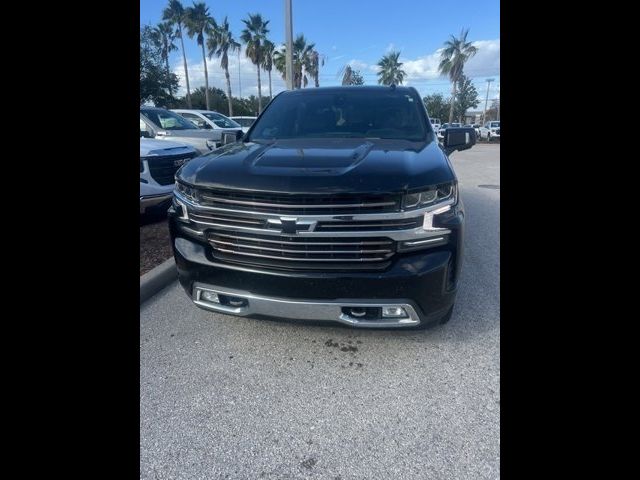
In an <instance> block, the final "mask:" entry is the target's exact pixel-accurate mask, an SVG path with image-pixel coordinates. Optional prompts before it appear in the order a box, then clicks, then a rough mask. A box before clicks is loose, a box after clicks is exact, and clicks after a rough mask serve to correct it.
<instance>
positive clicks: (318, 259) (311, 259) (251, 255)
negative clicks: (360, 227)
mask: <svg viewBox="0 0 640 480" xmlns="http://www.w3.org/2000/svg"><path fill="white" fill-rule="evenodd" d="M216 250H219V251H221V252H225V253H232V254H234V255H245V256H250V257H259V258H272V259H275V260H290V261H294V262H343V263H344V262H379V261H380V260H384V258H364V257H360V258H304V257H285V256H280V255H263V254H259V253H249V252H239V251H237V250H228V249H224V248H217V249H216Z"/></svg>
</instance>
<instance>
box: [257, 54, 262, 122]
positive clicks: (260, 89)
mask: <svg viewBox="0 0 640 480" xmlns="http://www.w3.org/2000/svg"><path fill="white" fill-rule="evenodd" d="M256 67H257V69H258V115H260V114H261V113H262V85H261V84H260V62H258V63H257V65H256Z"/></svg>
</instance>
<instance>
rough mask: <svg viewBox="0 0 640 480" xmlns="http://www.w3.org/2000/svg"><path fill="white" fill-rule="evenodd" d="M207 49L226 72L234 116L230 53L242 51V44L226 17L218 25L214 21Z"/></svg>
mask: <svg viewBox="0 0 640 480" xmlns="http://www.w3.org/2000/svg"><path fill="white" fill-rule="evenodd" d="M207 49H208V50H209V58H211V57H213V55H215V56H217V57H218V58H220V67H221V68H222V69H223V70H224V76H225V77H226V79H227V101H228V102H229V105H228V108H229V110H228V111H229V115H233V101H232V96H231V79H230V77H229V55H228V54H229V53H233V52H237V51H238V50H240V44H239V43H238V42H236V40H235V39H234V38H233V33H232V32H231V30H230V29H229V21H228V20H227V17H224V21H223V22H222V23H221V24H220V25H218V24H217V23H216V22H215V20H214V21H213V30H212V31H211V32H210V35H209V38H208V39H207Z"/></svg>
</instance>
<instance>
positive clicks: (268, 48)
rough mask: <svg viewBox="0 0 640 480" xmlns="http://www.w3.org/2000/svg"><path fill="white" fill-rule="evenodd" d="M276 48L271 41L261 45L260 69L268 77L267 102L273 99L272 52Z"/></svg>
mask: <svg viewBox="0 0 640 480" xmlns="http://www.w3.org/2000/svg"><path fill="white" fill-rule="evenodd" d="M275 49H276V46H275V45H274V43H273V42H272V41H271V40H265V41H264V43H263V44H262V68H264V70H265V71H266V72H267V74H268V75H269V100H271V99H272V98H273V94H272V91H271V70H273V52H274V50H275Z"/></svg>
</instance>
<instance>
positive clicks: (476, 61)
mask: <svg viewBox="0 0 640 480" xmlns="http://www.w3.org/2000/svg"><path fill="white" fill-rule="evenodd" d="M473 44H474V46H475V47H477V48H478V53H476V55H475V56H473V57H471V58H470V59H469V61H468V62H467V64H466V65H465V67H464V73H465V75H467V76H469V77H472V78H473V77H485V76H490V75H500V39H497V40H479V41H477V42H473ZM441 51H442V49H438V50H436V51H435V52H433V53H430V54H428V55H424V56H422V57H418V58H416V59H414V60H411V59H404V58H401V59H400V60H401V61H402V62H403V65H402V69H403V70H404V71H405V72H407V78H406V81H407V82H411V81H418V80H433V79H436V78H442V77H441V76H440V74H439V73H438V65H439V64H440V53H441Z"/></svg>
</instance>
